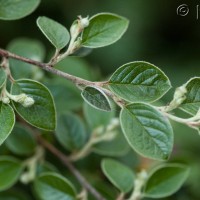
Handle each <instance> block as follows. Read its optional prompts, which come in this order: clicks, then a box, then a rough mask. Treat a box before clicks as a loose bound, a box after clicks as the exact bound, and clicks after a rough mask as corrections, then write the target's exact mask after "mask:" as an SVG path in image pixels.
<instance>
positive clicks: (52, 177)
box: [34, 172, 76, 200]
mask: <svg viewBox="0 0 200 200" xmlns="http://www.w3.org/2000/svg"><path fill="white" fill-rule="evenodd" d="M34 189H35V191H36V193H37V195H38V196H39V197H40V198H41V199H42V200H58V199H62V200H75V196H76V192H75V189H74V187H73V185H72V184H71V183H70V182H69V181H68V180H67V179H66V178H64V177H63V176H61V175H59V174H56V173H51V172H48V173H43V174H42V175H40V176H39V177H38V178H37V179H36V180H35V182H34Z"/></svg>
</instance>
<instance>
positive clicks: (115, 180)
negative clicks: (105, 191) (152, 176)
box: [101, 159, 134, 193]
mask: <svg viewBox="0 0 200 200" xmlns="http://www.w3.org/2000/svg"><path fill="white" fill-rule="evenodd" d="M101 167H102V170H103V173H104V174H105V176H106V177H107V178H108V179H109V180H110V182H111V183H112V184H113V185H115V186H116V187H117V188H118V189H119V190H120V191H121V192H123V193H127V192H129V191H130V190H131V189H132V188H133V183H134V174H133V172H132V171H131V169H129V168H128V167H127V166H125V165H123V164H121V163H120V162H118V161H115V160H112V159H104V160H103V161H102V163H101Z"/></svg>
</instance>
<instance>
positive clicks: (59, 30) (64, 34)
mask: <svg viewBox="0 0 200 200" xmlns="http://www.w3.org/2000/svg"><path fill="white" fill-rule="evenodd" d="M37 25H38V27H39V28H40V30H41V31H42V33H43V34H44V35H45V36H46V38H47V39H48V40H49V41H50V42H51V43H52V44H53V46H55V48H56V49H59V50H60V49H62V48H64V47H65V46H66V45H67V44H68V42H69V40H70V35H69V32H68V30H67V29H66V28H65V27H64V26H63V25H61V24H60V23H58V22H56V21H54V20H52V19H50V18H48V17H38V19H37Z"/></svg>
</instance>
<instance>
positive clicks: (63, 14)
mask: <svg viewBox="0 0 200 200" xmlns="http://www.w3.org/2000/svg"><path fill="white" fill-rule="evenodd" d="M182 3H187V4H188V5H189V6H190V13H189V14H188V15H187V16H185V17H181V16H178V15H177V13H176V9H177V7H178V6H179V5H181V4H182ZM198 3H200V2H199V1H195V0H194V1H192V2H191V1H189V0H185V1H184V2H183V1H179V0H174V1H160V0H151V1H145V0H126V1H121V0H109V1H105V0H104V1H99V0H85V1H81V0H73V1H69V0H59V1H56V0H42V2H41V4H40V6H39V7H38V9H37V10H36V11H35V12H34V13H33V14H31V15H30V16H28V17H26V18H23V19H21V20H17V21H0V30H1V31H0V47H1V48H6V47H7V46H8V43H9V42H10V41H11V40H12V39H15V38H17V37H26V38H31V39H37V40H40V41H41V42H42V43H43V44H44V45H45V47H46V50H47V56H46V60H47V58H48V55H50V54H52V51H53V48H52V46H51V44H49V43H48V42H47V41H46V40H44V38H43V36H42V35H41V33H40V31H39V29H38V27H37V26H36V18H37V17H38V16H47V17H50V18H52V19H54V20H57V21H59V22H60V23H62V24H63V25H66V26H67V27H68V28H69V26H70V24H71V23H72V21H73V20H74V19H75V18H76V17H77V16H78V15H82V16H84V17H85V16H87V15H89V16H92V15H94V14H96V13H98V12H113V13H117V14H119V15H122V16H125V17H127V18H128V19H129V20H130V26H129V29H128V31H127V33H126V34H125V36H123V38H122V39H121V40H119V41H118V42H117V43H115V44H114V45H111V46H109V47H106V48H100V49H97V50H95V51H94V52H92V53H91V54H90V55H89V56H87V57H86V58H85V61H83V60H82V59H78V60H76V59H74V58H70V59H69V60H68V61H65V60H64V61H63V62H66V63H64V64H66V65H69V66H72V65H77V66H79V65H81V66H84V71H83V72H82V71H79V70H77V68H74V69H73V68H68V69H66V70H69V72H70V73H72V74H74V75H78V76H80V77H85V78H87V79H88V80H90V79H92V80H93V79H94V80H99V79H103V78H100V77H101V76H100V75H99V74H100V73H99V71H100V72H101V73H103V76H102V77H106V76H109V75H110V73H111V72H113V71H114V70H115V69H117V68H118V67H119V66H121V65H122V64H124V63H127V62H130V61H136V60H144V61H148V62H151V63H154V64H155V65H157V66H159V67H160V68H161V69H162V70H163V71H165V73H166V74H167V75H168V76H169V78H170V80H171V82H172V85H173V88H172V89H171V93H169V95H167V96H166V97H165V98H163V101H164V102H165V103H168V102H169V100H170V99H171V98H172V93H173V91H174V89H175V88H176V87H177V86H179V85H181V84H183V83H185V82H186V81H187V80H188V79H189V78H191V77H194V76H199V73H200V68H199V65H200V59H199V54H200V19H199V20H197V19H196V15H197V10H196V6H197V5H198ZM199 12H200V11H199ZM27 51H29V49H27ZM57 68H58V69H63V66H62V62H61V63H59V65H58V66H57ZM82 70H83V69H82ZM66 72H67V71H66ZM59 79H60V83H59V81H58V78H53V77H52V75H49V76H48V77H47V78H45V79H43V82H44V83H45V84H46V85H47V86H48V87H49V88H50V90H51V91H52V94H53V95H54V96H55V101H56V106H57V109H58V112H61V111H67V110H76V109H75V108H78V112H80V108H81V106H82V100H81V97H80V95H79V93H78V90H77V89H75V88H74V86H72V85H71V84H70V83H68V82H67V81H65V80H61V78H59ZM54 82H56V85H54V84H52V83H54ZM63 82H65V83H66V86H63V85H64V84H62V83H63ZM60 85H62V87H60ZM58 88H59V90H60V91H59V90H57V89H58ZM66 90H68V91H69V93H64V91H66ZM62 95H64V98H60V97H61V96H62ZM70 98H73V99H74V101H73V102H71V105H69V104H68V103H67V99H70ZM59 101H60V102H59ZM63 101H65V102H66V103H65V102H63ZM61 105H65V106H64V108H63V107H61ZM63 109H64V110H63ZM76 111H77V110H76ZM174 129H175V148H174V153H173V155H172V158H171V160H172V161H181V162H184V163H188V164H189V165H190V166H191V171H192V173H191V175H190V178H189V180H188V182H187V184H186V186H185V187H184V188H182V189H181V190H180V191H179V192H178V193H176V194H175V195H173V196H172V197H169V198H166V200H168V199H169V200H188V199H192V200H195V199H197V200H198V199H200V190H199V189H198V188H199V180H200V170H199V167H200V158H199V152H200V145H199V142H200V137H199V135H198V134H197V133H196V132H195V131H193V130H192V129H189V128H187V127H185V126H183V125H180V124H174ZM0 153H1V154H4V153H8V154H10V153H9V151H8V150H7V147H6V146H5V145H3V146H2V147H1V148H0ZM47 156H48V155H47ZM52 159H53V158H52V157H51V156H49V157H48V160H50V161H51V160H52ZM100 159H101V156H97V155H94V154H91V155H90V156H89V157H88V158H86V159H85V160H84V162H83V161H79V162H78V163H77V166H81V168H82V169H83V170H82V172H83V173H84V174H85V175H86V177H87V179H88V180H91V183H92V184H93V185H95V186H96V185H98V186H97V187H98V189H101V190H103V192H104V193H105V196H106V194H107V196H110V197H109V198H110V199H112V198H113V196H112V195H113V194H115V193H116V190H115V189H114V188H113V187H112V186H111V185H110V184H109V183H108V182H106V184H104V185H103V179H102V174H101V172H100V168H99V165H100ZM121 159H123V160H125V161H126V162H127V163H128V165H129V166H130V167H132V168H136V166H137V163H138V162H139V161H138V158H137V157H136V156H134V154H133V153H132V154H131V158H130V155H129V154H127V158H126V157H125V158H121ZM87 161H89V162H87ZM52 163H53V162H52ZM91 165H93V166H92V167H91ZM95 166H96V168H95ZM59 168H60V169H59V170H60V171H62V170H63V167H62V166H59ZM84 169H88V170H87V172H86V171H84ZM90 169H91V170H90ZM65 173H67V174H68V172H64V173H63V174H65ZM94 174H95V175H94ZM96 175H98V176H96ZM68 176H69V177H70V175H69V174H68ZM72 179H73V178H72ZM101 185H102V186H101ZM107 185H108V186H109V188H110V189H109V192H108V191H107V190H108V188H107ZM17 186H18V185H17ZM20 186H21V185H20ZM23 187H24V186H23ZM25 188H26V187H25ZM26 189H27V193H29V192H28V191H29V190H30V188H26ZM110 190H112V191H113V194H110ZM12 193H15V190H13V191H12ZM16 196H18V194H17V195H16ZM115 196H116V195H115ZM2 197H3V198H4V199H3V200H7V199H9V191H8V192H4V193H1V194H0V199H1V198H2ZM16 199H17V200H18V199H19V200H22V199H27V198H26V197H23V196H22V197H16Z"/></svg>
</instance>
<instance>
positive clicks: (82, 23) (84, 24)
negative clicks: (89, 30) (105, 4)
mask: <svg viewBox="0 0 200 200" xmlns="http://www.w3.org/2000/svg"><path fill="white" fill-rule="evenodd" d="M88 18H89V17H88V16H87V17H85V18H82V17H80V26H81V28H82V29H84V28H86V27H87V26H89V23H90V21H89V19H88Z"/></svg>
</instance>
